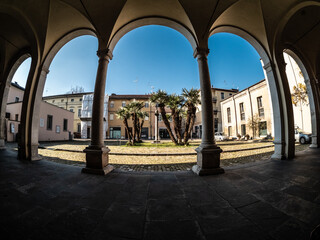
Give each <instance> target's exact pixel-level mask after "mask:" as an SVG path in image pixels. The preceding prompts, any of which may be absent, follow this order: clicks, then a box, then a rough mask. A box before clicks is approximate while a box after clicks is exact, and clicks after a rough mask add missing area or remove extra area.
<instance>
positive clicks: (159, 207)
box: [147, 198, 193, 221]
mask: <svg viewBox="0 0 320 240" xmlns="http://www.w3.org/2000/svg"><path fill="white" fill-rule="evenodd" d="M192 218H193V217H192V213H191V209H190V207H189V205H188V202H187V200H186V199H170V198H166V199H157V200H155V199H150V200H149V201H148V210H147V221H178V220H191V219H192Z"/></svg>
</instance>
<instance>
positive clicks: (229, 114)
mask: <svg viewBox="0 0 320 240" xmlns="http://www.w3.org/2000/svg"><path fill="white" fill-rule="evenodd" d="M227 117H228V123H231V110H230V108H227Z"/></svg>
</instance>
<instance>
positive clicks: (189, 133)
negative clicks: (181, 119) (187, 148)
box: [184, 107, 197, 144]
mask: <svg viewBox="0 0 320 240" xmlns="http://www.w3.org/2000/svg"><path fill="white" fill-rule="evenodd" d="M196 111H197V108H196V107H193V109H192V114H191V120H190V125H189V129H188V139H187V141H188V140H189V137H190V136H191V134H192V129H193V125H194V119H195V117H196ZM184 143H185V144H186V143H187V142H184Z"/></svg>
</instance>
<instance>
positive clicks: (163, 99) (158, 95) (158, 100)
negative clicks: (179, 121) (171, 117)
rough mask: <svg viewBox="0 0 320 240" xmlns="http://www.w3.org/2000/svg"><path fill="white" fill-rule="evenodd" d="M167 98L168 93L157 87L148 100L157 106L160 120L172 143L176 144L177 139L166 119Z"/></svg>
mask: <svg viewBox="0 0 320 240" xmlns="http://www.w3.org/2000/svg"><path fill="white" fill-rule="evenodd" d="M168 98H169V97H168V94H167V93H166V92H165V91H163V90H160V89H159V90H158V91H157V92H155V93H153V94H152V95H151V97H150V101H151V102H152V103H153V104H156V105H157V106H158V107H159V109H160V114H161V117H162V120H163V122H164V125H165V126H166V128H167V130H168V133H169V136H170V139H171V141H172V142H173V143H174V144H178V142H177V139H176V138H175V137H174V135H173V133H172V130H171V127H170V123H169V121H168V118H167V114H166V109H165V107H166V105H167V103H168Z"/></svg>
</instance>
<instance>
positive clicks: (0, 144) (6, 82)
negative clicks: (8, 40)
mask: <svg viewBox="0 0 320 240" xmlns="http://www.w3.org/2000/svg"><path fill="white" fill-rule="evenodd" d="M29 57H31V55H30V54H29V53H28V52H22V53H20V54H19V55H18V56H17V57H16V58H14V60H13V61H12V64H10V65H9V67H8V72H7V74H4V79H2V81H3V84H1V85H2V86H1V93H2V94H1V95H2V99H1V106H0V148H4V147H5V142H4V139H5V134H6V133H5V115H6V109H7V99H8V94H9V87H10V83H11V82H12V79H13V76H14V74H15V73H16V71H17V70H18V68H19V67H20V65H21V64H22V63H23V62H24V61H25V60H26V59H28V58H29Z"/></svg>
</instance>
